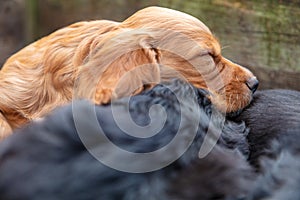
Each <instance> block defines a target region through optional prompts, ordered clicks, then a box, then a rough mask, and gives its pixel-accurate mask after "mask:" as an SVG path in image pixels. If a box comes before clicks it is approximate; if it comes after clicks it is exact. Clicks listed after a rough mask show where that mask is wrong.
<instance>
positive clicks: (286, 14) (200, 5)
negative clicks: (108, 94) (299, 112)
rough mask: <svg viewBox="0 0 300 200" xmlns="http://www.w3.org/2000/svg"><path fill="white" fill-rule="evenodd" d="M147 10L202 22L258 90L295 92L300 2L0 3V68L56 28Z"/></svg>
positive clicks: (299, 71) (299, 80)
mask: <svg viewBox="0 0 300 200" xmlns="http://www.w3.org/2000/svg"><path fill="white" fill-rule="evenodd" d="M150 5H158V6H163V7H168V8H173V9H176V10H180V11H183V12H186V13H189V14H191V15H193V16H195V17H197V18H198V19H200V20H201V21H203V22H204V23H205V24H206V25H207V26H208V27H209V28H210V29H211V31H212V32H213V33H214V34H215V36H216V37H217V38H218V39H219V41H220V43H221V44H222V46H223V55H224V56H225V57H227V58H229V59H230V60H232V61H234V62H236V63H239V64H241V65H243V66H245V67H247V68H249V69H251V70H252V71H253V72H254V74H255V75H256V76H257V77H258V78H259V80H260V82H261V85H260V89H265V88H290V89H297V90H300V0H265V1H263V0H252V1H249V0H186V1H182V0H72V1H71V0H64V1H63V0H0V67H1V66H2V65H3V64H4V62H5V60H6V59H7V58H8V57H9V56H10V55H12V54H13V53H15V52H16V51H18V50H19V49H21V48H22V47H24V46H25V45H27V44H29V43H31V42H33V41H35V40H37V39H39V38H41V37H43V36H45V35H47V34H49V33H51V32H53V31H55V30H57V29H58V28H61V27H64V26H66V25H69V24H71V23H73V22H77V21H80V20H94V19H110V20H115V21H123V20H124V19H126V18H127V17H128V16H130V15H132V14H133V13H134V12H136V11H137V10H139V9H141V8H144V7H146V6H150Z"/></svg>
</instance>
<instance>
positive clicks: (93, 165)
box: [0, 81, 253, 200]
mask: <svg viewBox="0 0 300 200" xmlns="http://www.w3.org/2000/svg"><path fill="white" fill-rule="evenodd" d="M206 95H207V94H206V92H205V91H204V90H200V89H195V88H194V87H192V86H190V85H188V84H186V83H183V82H181V81H175V82H173V83H172V84H167V85H158V86H156V87H155V88H153V89H152V90H150V91H147V92H145V93H143V94H141V95H138V96H134V97H131V98H130V99H129V98H124V99H121V100H116V101H114V102H113V103H112V104H111V105H107V106H96V107H94V106H93V105H91V104H90V103H88V102H86V101H79V102H74V103H73V104H71V105H69V106H66V107H63V108H61V109H58V110H57V111H56V112H54V113H53V114H51V115H50V116H48V117H46V118H45V119H43V120H42V121H39V122H34V123H32V124H30V125H28V126H27V127H25V128H23V129H21V130H19V131H17V132H15V133H14V134H13V135H11V136H10V137H9V138H7V139H6V140H5V141H3V142H2V144H1V146H0V172H1V173H0V199H5V200H17V199H22V200H40V199H43V200H50V199H51V200H53V199H72V200H95V199H105V200H114V199H116V200H120V199H126V200H131V199H132V200H133V199H145V200H147V199H149V200H153V199H160V200H161V199H168V200H169V199H192V200H193V199H230V198H232V199H235V198H240V197H245V195H246V194H247V193H248V190H249V189H250V188H251V187H250V185H251V183H252V179H253V176H252V175H253V174H252V170H251V168H250V167H249V166H248V164H247V162H246V161H245V158H244V157H245V156H244V155H243V154H245V155H246V154H247V143H246V139H245V137H246V134H247V132H248V130H247V129H246V127H245V125H244V124H243V123H242V124H237V123H233V122H229V121H225V123H224V129H223V130H222V134H221V137H220V138H219V140H218V144H217V145H216V146H215V147H214V148H213V149H212V151H211V152H210V153H209V154H208V155H207V156H206V157H204V158H202V159H199V157H198V152H199V149H200V147H201V145H202V143H203V141H204V139H205V138H206V137H209V139H208V141H210V140H213V139H212V138H214V137H217V135H218V134H217V132H218V130H220V129H219V127H222V126H223V123H221V122H222V120H221V118H222V115H220V114H219V113H217V112H216V111H214V109H213V108H212V106H211V103H210V102H209V100H208V99H207V98H206ZM127 111H129V112H127ZM128 113H129V114H128ZM160 125H162V126H161V128H160V129H157V126H160ZM145 127H146V128H145ZM207 132H209V133H210V135H209V134H206V133H207ZM153 133H156V134H153ZM151 134H153V136H151V137H147V136H149V135H151ZM139 136H141V138H138V137H139ZM116 146H117V147H118V148H115V147H116ZM120 149H121V150H120ZM158 151H160V153H156V154H155V152H158ZM152 152H154V154H151V153H152ZM240 152H242V153H240ZM141 155H142V156H141ZM149 155H150V156H149ZM145 158H147V159H145ZM177 158H178V159H177ZM117 169H118V170H117ZM120 169H121V170H123V171H119V170H120ZM135 172H136V173H135ZM143 172H144V173H143Z"/></svg>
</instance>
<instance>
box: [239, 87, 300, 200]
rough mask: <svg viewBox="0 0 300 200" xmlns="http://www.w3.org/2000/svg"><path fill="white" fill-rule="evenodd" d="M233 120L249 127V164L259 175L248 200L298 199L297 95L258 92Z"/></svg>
mask: <svg viewBox="0 0 300 200" xmlns="http://www.w3.org/2000/svg"><path fill="white" fill-rule="evenodd" d="M235 120H236V121H245V123H246V124H247V126H248V127H249V128H250V133H249V134H248V136H247V138H248V141H249V145H250V156H249V161H250V163H251V164H252V165H254V166H255V167H256V169H257V171H258V174H259V177H258V179H257V180H256V183H255V186H254V188H253V189H252V192H251V193H250V194H249V196H248V198H247V199H251V200H266V199H268V200H271V199H276V200H277V199H284V200H295V199H299V197H300V191H299V188H300V173H299V172H300V146H299V144H300V92H298V91H291V90H262V91H258V92H257V93H256V95H254V99H253V101H252V103H251V105H250V106H249V107H248V108H246V109H245V110H244V111H243V112H242V114H241V115H240V116H239V117H238V118H236V119H235Z"/></svg>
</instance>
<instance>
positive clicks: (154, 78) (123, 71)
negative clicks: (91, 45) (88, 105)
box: [77, 30, 160, 104]
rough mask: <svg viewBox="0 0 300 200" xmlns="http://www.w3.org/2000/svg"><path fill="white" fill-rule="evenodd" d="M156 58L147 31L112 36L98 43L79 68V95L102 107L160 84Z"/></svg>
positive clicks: (157, 53)
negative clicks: (115, 99) (113, 100)
mask: <svg viewBox="0 0 300 200" xmlns="http://www.w3.org/2000/svg"><path fill="white" fill-rule="evenodd" d="M159 59H160V52H159V50H157V49H156V48H155V47H154V45H153V38H152V37H151V36H150V35H149V34H148V33H147V32H143V31H136V30H135V31H132V30H131V31H126V32H123V33H120V34H115V35H114V36H113V37H111V38H108V39H107V41H106V42H104V43H103V44H100V43H99V45H98V46H97V52H94V55H92V56H91V57H89V60H88V62H87V63H86V64H85V65H84V66H82V69H81V72H80V75H79V76H80V82H79V85H78V84H77V86H78V88H80V89H79V90H80V91H79V94H80V95H79V96H80V97H83V98H89V99H91V100H93V101H94V102H95V103H96V104H105V103H108V102H110V101H111V100H112V99H114V98H120V97H124V96H130V95H134V94H137V93H139V92H141V91H142V90H144V88H145V87H152V86H154V85H155V84H157V83H159V82H160V69H159ZM86 86H87V87H86ZM82 90H85V91H84V92H82Z"/></svg>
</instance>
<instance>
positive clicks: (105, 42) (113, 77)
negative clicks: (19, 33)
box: [0, 7, 258, 134]
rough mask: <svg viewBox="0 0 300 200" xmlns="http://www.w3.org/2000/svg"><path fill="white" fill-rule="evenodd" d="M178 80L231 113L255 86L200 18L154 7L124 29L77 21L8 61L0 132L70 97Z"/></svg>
mask: <svg viewBox="0 0 300 200" xmlns="http://www.w3.org/2000/svg"><path fill="white" fill-rule="evenodd" d="M175 77H180V78H183V79H186V80H187V81H189V82H190V83H192V84H193V85H195V86H196V87H201V88H207V89H208V90H209V91H210V92H211V99H212V101H213V102H214V103H215V104H216V105H217V107H218V108H219V109H220V110H221V111H223V112H227V113H231V112H236V111H239V110H240V109H242V108H244V107H245V106H246V105H248V104H249V102H250V101H251V99H252V93H253V92H254V91H255V90H256V88H257V85H258V81H257V79H256V78H255V77H254V76H253V74H252V73H251V72H250V71H249V70H247V69H245V68H243V67H241V66H239V65H237V64H234V63H232V62H231V61H229V60H227V59H225V58H224V57H222V55H221V48H220V44H219V43H218V41H217V40H216V38H215V37H214V36H213V35H212V34H211V32H210V30H209V29H208V28H207V27H206V26H205V25H204V24H203V23H202V22H200V21H199V20H198V19H196V18H194V17H192V16H190V15H187V14H185V13H181V12H179V11H174V10H171V9H167V8H160V7H149V8H145V9H143V10H140V11H138V12H137V13H135V14H134V15H132V16H131V17H129V18H128V19H127V20H125V21H124V22H121V23H118V22H112V21H106V20H98V21H91V22H79V23H75V24H73V25H70V26H68V27H66V28H62V29H60V30H58V31H56V32H54V33H52V34H50V35H49V36H47V37H44V38H42V39H40V40H38V41H37V42H34V43H32V44H30V45H28V46H27V47H25V48H24V49H22V50H20V51H19V52H17V53H16V54H15V55H13V56H12V57H10V58H9V59H8V60H7V62H6V63H5V65H4V66H3V69H2V70H1V72H0V112H1V113H0V114H2V118H0V120H2V121H1V123H0V124H2V125H1V126H2V129H5V131H2V134H7V133H9V132H10V130H9V128H5V127H11V128H12V129H14V128H17V127H19V126H21V125H22V124H25V123H26V122H28V121H30V120H32V119H36V118H39V117H42V116H43V115H45V114H47V113H48V112H50V111H52V110H53V109H54V108H55V107H57V106H59V105H62V104H65V103H67V102H69V101H71V99H73V98H88V99H91V100H92V101H94V102H95V103H98V104H102V103H107V102H109V101H110V100H111V99H112V98H119V97H121V96H128V95H132V94H136V93H138V92H140V91H142V90H144V89H145V88H148V87H152V86H153V85H155V84H156V83H158V82H161V81H168V80H170V79H173V78H175ZM0 117H1V116H0ZM8 125H9V126H8Z"/></svg>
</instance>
